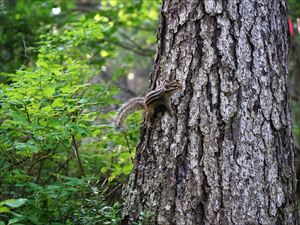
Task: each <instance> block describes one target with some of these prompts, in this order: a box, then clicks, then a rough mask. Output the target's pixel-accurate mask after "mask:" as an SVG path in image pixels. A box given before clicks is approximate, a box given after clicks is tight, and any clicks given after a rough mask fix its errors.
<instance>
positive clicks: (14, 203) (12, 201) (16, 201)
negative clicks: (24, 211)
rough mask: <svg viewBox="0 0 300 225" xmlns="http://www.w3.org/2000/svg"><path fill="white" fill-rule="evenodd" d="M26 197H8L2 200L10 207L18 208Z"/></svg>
mask: <svg viewBox="0 0 300 225" xmlns="http://www.w3.org/2000/svg"><path fill="white" fill-rule="evenodd" d="M26 201H27V199H26V198H18V199H8V200H5V201H4V205H7V206H9V207H11V208H18V207H20V206H22V205H24V204H25V203H26Z"/></svg>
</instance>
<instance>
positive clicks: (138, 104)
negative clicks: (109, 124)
mask: <svg viewBox="0 0 300 225" xmlns="http://www.w3.org/2000/svg"><path fill="white" fill-rule="evenodd" d="M181 88H182V85H181V84H180V83H179V82H178V81H177V80H172V81H166V80H165V81H164V82H163V83H162V85H160V86H158V87H157V88H156V89H155V90H153V91H150V92H149V93H147V94H146V95H145V97H136V98H132V99H129V101H127V102H126V103H125V104H123V105H122V106H121V108H120V109H119V111H118V115H117V117H116V128H117V129H119V128H120V127H121V123H122V121H123V119H125V117H126V116H127V115H128V114H130V113H131V112H133V111H135V110H138V109H144V112H145V120H146V126H147V128H149V127H151V123H150V120H151V117H152V115H153V113H154V112H155V109H156V108H157V107H159V106H161V105H164V106H165V107H166V109H167V111H168V112H169V113H170V115H173V109H172V107H171V102H170V99H171V97H172V95H173V94H174V93H176V92H177V91H179V90H180V89H181Z"/></svg>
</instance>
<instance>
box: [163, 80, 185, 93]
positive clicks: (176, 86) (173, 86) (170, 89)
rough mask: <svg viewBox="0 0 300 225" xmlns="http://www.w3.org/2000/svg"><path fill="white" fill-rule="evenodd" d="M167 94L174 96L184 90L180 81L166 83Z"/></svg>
mask: <svg viewBox="0 0 300 225" xmlns="http://www.w3.org/2000/svg"><path fill="white" fill-rule="evenodd" d="M164 88H165V92H166V93H169V94H171V95H172V94H173V93H175V92H177V91H179V90H181V89H182V85H181V83H179V81H178V80H171V81H165V82H164Z"/></svg>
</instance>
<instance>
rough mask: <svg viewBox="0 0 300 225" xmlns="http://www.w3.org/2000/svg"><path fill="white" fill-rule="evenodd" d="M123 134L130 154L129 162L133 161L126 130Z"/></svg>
mask: <svg viewBox="0 0 300 225" xmlns="http://www.w3.org/2000/svg"><path fill="white" fill-rule="evenodd" d="M123 134H124V137H125V140H126V145H127V148H128V152H129V154H130V159H131V162H132V163H133V162H134V159H133V157H132V150H131V147H130V145H129V141H128V138H127V133H126V132H123Z"/></svg>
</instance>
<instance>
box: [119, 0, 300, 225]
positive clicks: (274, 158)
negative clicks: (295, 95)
mask: <svg viewBox="0 0 300 225" xmlns="http://www.w3.org/2000/svg"><path fill="white" fill-rule="evenodd" d="M286 11H287V8H286V2H285V1H284V0H264V1H261V0H240V1H236V0H230V1H220V0H203V1H201V0H190V1H186V0H176V1H175V0H165V1H164V2H163V6H162V10H161V19H160V29H159V31H158V41H159V44H158V52H157V58H156V61H155V68H154V72H153V73H152V74H151V77H150V79H151V87H150V88H151V89H154V88H155V86H156V85H157V84H158V82H159V81H161V80H164V79H165V78H167V79H168V78H171V79H174V78H176V79H178V80H180V82H181V83H182V84H183V90H182V92H181V93H178V94H176V95H175V97H174V98H173V99H172V103H173V108H174V109H175V111H176V113H175V116H170V115H169V114H168V113H167V112H166V111H164V110H163V109H161V110H159V111H158V112H157V113H155V115H154V116H153V118H152V121H151V123H152V128H151V129H150V130H149V131H148V132H147V131H146V130H145V129H144V130H142V135H141V142H140V143H139V145H138V147H137V153H136V159H135V167H134V170H133V172H132V175H131V177H130V180H129V184H128V187H127V188H126V190H125V191H124V193H123V196H124V211H123V213H124V215H125V219H124V224H131V222H132V221H137V219H138V217H139V215H140V213H141V212H144V213H147V212H148V213H150V214H151V215H152V216H151V218H149V220H150V222H149V224H161V225H168V224H181V225H193V224H199V225H202V224H220V225H226V224H237V225H243V224H245V225H246V224H248V225H249V224H278V225H279V224H289V225H291V224H298V221H297V220H298V214H297V204H296V195H295V190H296V179H295V169H294V148H293V140H292V134H291V118H290V107H289V99H288V98H289V96H288V86H287V73H288V68H287V63H288V36H287V35H288V34H287V20H286Z"/></svg>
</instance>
